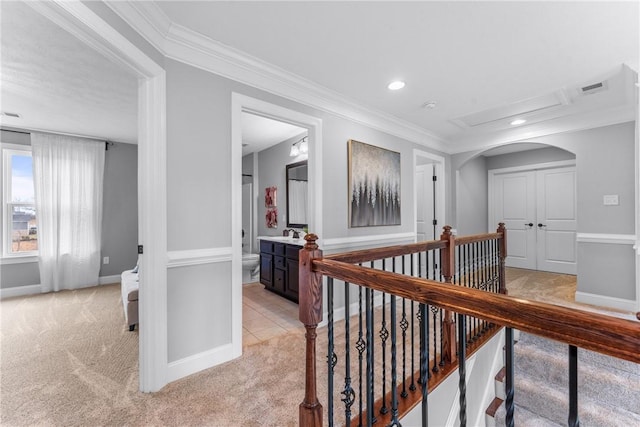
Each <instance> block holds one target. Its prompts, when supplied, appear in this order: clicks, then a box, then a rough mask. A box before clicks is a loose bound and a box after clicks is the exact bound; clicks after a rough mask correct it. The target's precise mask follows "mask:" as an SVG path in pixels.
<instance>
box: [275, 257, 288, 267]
mask: <svg viewBox="0 0 640 427" xmlns="http://www.w3.org/2000/svg"><path fill="white" fill-rule="evenodd" d="M284 259H285V258H284V257H281V256H275V257H273V266H274V267H275V268H281V269H283V270H284V269H285V268H286V267H285V266H286V264H285V261H284Z"/></svg>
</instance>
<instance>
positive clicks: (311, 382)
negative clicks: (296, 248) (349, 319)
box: [298, 234, 322, 427]
mask: <svg viewBox="0 0 640 427" xmlns="http://www.w3.org/2000/svg"><path fill="white" fill-rule="evenodd" d="M304 239H305V240H306V241H307V244H306V245H305V246H304V248H303V249H301V250H300V255H299V258H300V262H299V267H300V270H299V291H298V292H299V294H298V295H299V297H298V299H299V302H298V310H299V311H298V313H299V314H298V316H299V319H300V321H301V322H302V323H303V324H304V327H305V329H306V331H307V332H306V334H305V338H306V342H307V348H306V358H305V391H304V400H303V401H302V403H301V404H300V418H299V421H300V426H304V427H322V405H321V404H320V402H319V401H318V392H317V387H316V336H317V335H316V328H317V326H318V323H320V322H321V321H322V274H318V273H314V272H313V271H311V261H312V260H313V259H318V258H320V259H322V251H321V250H320V249H318V245H317V244H316V240H318V236H317V235H315V234H307V235H306V236H305V237H304Z"/></svg>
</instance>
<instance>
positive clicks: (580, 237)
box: [576, 233, 638, 249]
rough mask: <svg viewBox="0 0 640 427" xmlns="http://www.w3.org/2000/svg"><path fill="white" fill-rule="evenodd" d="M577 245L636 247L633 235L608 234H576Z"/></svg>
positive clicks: (636, 243)
mask: <svg viewBox="0 0 640 427" xmlns="http://www.w3.org/2000/svg"><path fill="white" fill-rule="evenodd" d="M576 241H577V242H578V243H606V244H610V245H634V249H635V248H636V246H638V242H637V241H636V236H635V235H634V234H608V233H576Z"/></svg>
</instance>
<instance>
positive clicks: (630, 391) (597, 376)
mask: <svg viewBox="0 0 640 427" xmlns="http://www.w3.org/2000/svg"><path fill="white" fill-rule="evenodd" d="M514 352H515V370H516V373H517V374H516V384H517V380H518V378H517V377H518V376H525V377H528V378H530V379H531V380H532V381H536V380H537V381H541V382H543V383H544V384H545V385H547V386H549V387H552V388H555V389H558V390H567V393H568V381H569V374H568V363H569V362H568V347H567V346H566V345H563V344H560V343H556V342H554V341H550V340H545V339H542V338H539V337H534V336H531V335H528V334H523V335H522V339H521V340H520V342H519V344H518V345H517V346H515V347H514ZM578 399H579V401H580V400H583V399H591V400H593V401H595V402H601V403H603V404H606V405H609V406H612V407H617V408H621V409H623V410H626V411H630V412H640V366H639V365H636V364H632V363H630V362H626V361H624V360H619V359H616V358H612V357H608V356H604V355H601V354H598V353H594V352H591V351H588V350H583V349H578Z"/></svg>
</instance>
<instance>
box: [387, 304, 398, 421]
mask: <svg viewBox="0 0 640 427" xmlns="http://www.w3.org/2000/svg"><path fill="white" fill-rule="evenodd" d="M396 311H397V306H396V296H395V295H393V294H392V295H391V423H390V424H389V425H390V426H399V425H400V424H399V422H398V381H397V376H398V360H397V351H396V344H397V338H398V337H397V331H396Z"/></svg>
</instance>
